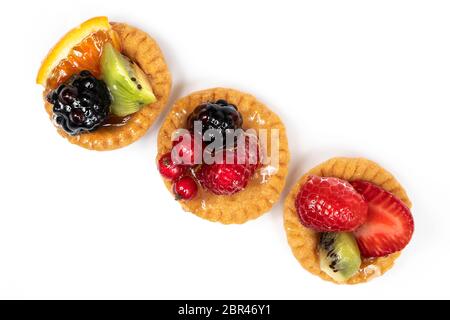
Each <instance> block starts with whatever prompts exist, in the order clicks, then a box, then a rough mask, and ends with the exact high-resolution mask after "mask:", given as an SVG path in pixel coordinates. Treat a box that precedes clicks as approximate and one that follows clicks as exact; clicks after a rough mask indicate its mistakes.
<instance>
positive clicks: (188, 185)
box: [173, 176, 198, 200]
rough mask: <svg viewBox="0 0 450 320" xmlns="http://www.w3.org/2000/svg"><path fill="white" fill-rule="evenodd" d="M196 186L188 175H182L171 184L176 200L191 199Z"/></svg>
mask: <svg viewBox="0 0 450 320" xmlns="http://www.w3.org/2000/svg"><path fill="white" fill-rule="evenodd" d="M197 191H198V186H197V183H196V182H195V180H194V179H193V178H192V177H190V176H184V177H182V178H180V179H179V180H177V181H176V182H175V183H174V184H173V193H174V194H175V199H176V200H191V199H193V198H194V197H195V196H196V195H197Z"/></svg>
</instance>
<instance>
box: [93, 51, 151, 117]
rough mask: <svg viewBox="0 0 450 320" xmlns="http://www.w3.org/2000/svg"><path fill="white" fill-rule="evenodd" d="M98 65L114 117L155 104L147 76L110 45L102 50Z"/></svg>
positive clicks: (123, 115)
mask: <svg viewBox="0 0 450 320" xmlns="http://www.w3.org/2000/svg"><path fill="white" fill-rule="evenodd" d="M100 65H101V71H102V76H103V81H105V83H106V85H107V86H108V89H109V91H110V92H111V96H112V104H111V112H112V113H113V114H115V115H116V116H119V117H125V116H127V115H130V114H132V113H135V112H137V111H139V110H140V109H141V108H142V107H144V106H146V105H148V104H150V103H154V102H156V97H155V95H154V94H153V90H152V87H151V85H150V82H149V80H148V78H147V75H146V74H145V73H144V72H143V71H142V70H141V68H139V66H138V65H137V64H135V63H133V62H132V61H130V60H129V59H128V58H126V57H125V56H123V55H122V54H121V53H120V52H118V51H117V50H116V49H115V48H114V47H113V46H112V45H111V44H110V43H107V44H106V45H105V47H104V49H103V54H102V57H101V61H100Z"/></svg>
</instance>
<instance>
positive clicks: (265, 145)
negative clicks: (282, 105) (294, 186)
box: [157, 88, 289, 224]
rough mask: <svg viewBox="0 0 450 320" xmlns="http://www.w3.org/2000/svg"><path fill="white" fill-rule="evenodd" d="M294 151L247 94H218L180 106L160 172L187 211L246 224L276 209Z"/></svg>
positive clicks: (164, 140) (162, 142) (195, 96)
mask: <svg viewBox="0 0 450 320" xmlns="http://www.w3.org/2000/svg"><path fill="white" fill-rule="evenodd" d="M288 162H289V151H288V142H287V137H286V131H285V127H284V125H283V123H282V122H281V120H280V118H279V117H278V116H277V115H276V114H275V113H273V112H272V111H271V110H270V109H269V108H268V107H266V106H265V105H264V104H262V103H261V102H259V101H258V100H257V99H256V98H254V97H253V96H251V95H249V94H245V93H242V92H239V91H237V90H232V89H225V88H215V89H209V90H204V91H199V92H195V93H192V94H190V95H189V96H187V97H184V98H182V99H180V100H178V101H177V102H176V103H175V105H174V106H173V108H172V110H171V111H170V113H169V115H168V116H167V118H166V119H165V121H164V123H163V125H162V127H161V129H160V131H159V135H158V155H157V166H158V169H159V172H160V173H161V175H162V176H163V178H164V182H165V185H166V187H167V188H168V189H169V190H170V191H171V192H173V194H174V196H175V198H176V199H177V200H179V201H180V204H181V206H182V207H183V209H184V210H185V211H188V212H192V213H194V214H196V215H197V216H199V217H201V218H204V219H207V220H210V221H214V222H220V223H223V224H241V223H244V222H247V221H249V220H251V219H255V218H257V217H259V216H261V215H262V214H263V213H265V212H267V211H269V210H270V209H271V208H272V206H273V205H274V203H276V202H277V201H278V199H279V197H280V194H281V191H282V190H283V187H284V184H285V180H286V175H287V172H288Z"/></svg>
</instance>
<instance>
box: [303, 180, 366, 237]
mask: <svg viewBox="0 0 450 320" xmlns="http://www.w3.org/2000/svg"><path fill="white" fill-rule="evenodd" d="M295 205H296V209H297V213H298V215H299V217H300V220H301V222H302V224H303V225H304V226H305V227H308V228H311V229H314V230H316V231H319V232H349V231H353V230H355V229H356V228H358V227H359V226H361V225H362V224H363V223H364V222H365V221H366V219H367V212H368V205H367V203H366V201H365V200H364V198H363V197H362V196H361V195H360V194H359V193H358V192H357V191H356V190H355V189H354V188H353V187H352V185H351V184H350V183H348V182H347V181H344V180H340V179H337V178H331V177H326V178H323V177H318V176H310V177H308V180H307V182H306V183H305V184H304V185H303V187H302V188H301V190H300V192H299V193H298V195H297V199H296V202H295Z"/></svg>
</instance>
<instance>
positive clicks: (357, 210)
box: [284, 158, 414, 284]
mask: <svg viewBox="0 0 450 320" xmlns="http://www.w3.org/2000/svg"><path fill="white" fill-rule="evenodd" d="M410 208H411V202H410V200H409V198H408V196H407V195H406V192H405V190H404V189H403V187H402V186H401V185H400V183H399V182H398V181H397V180H396V179H395V178H394V176H393V175H392V174H390V173H389V172H387V171H386V170H385V169H383V168H382V167H380V166H379V165H378V164H376V163H374V162H372V161H369V160H366V159H362V158H334V159H331V160H329V161H327V162H325V163H323V164H321V165H319V166H317V167H315V168H314V169H312V170H311V171H309V172H308V173H307V174H305V175H304V176H303V177H302V178H301V179H300V180H299V181H298V182H297V184H296V185H295V186H294V187H293V189H292V190H291V192H290V193H289V195H288V197H287V199H286V201H285V206H284V225H285V229H286V233H287V238H288V242H289V245H290V247H291V249H292V252H293V254H294V256H295V257H296V258H297V260H298V261H299V262H300V264H301V265H302V266H303V267H304V268H305V269H306V270H308V271H309V272H311V273H312V274H315V275H317V276H319V277H321V278H322V279H324V280H327V281H333V282H335V283H343V284H357V283H361V282H366V281H368V280H370V279H372V278H374V277H376V276H380V275H382V274H383V273H385V272H386V271H387V270H389V269H390V268H391V267H392V266H393V264H394V261H395V259H397V258H398V257H399V255H400V251H401V250H403V248H405V246H406V245H407V244H408V243H409V241H410V240H411V237H412V234H413V231H414V221H413V217H412V215H411V212H410Z"/></svg>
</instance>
